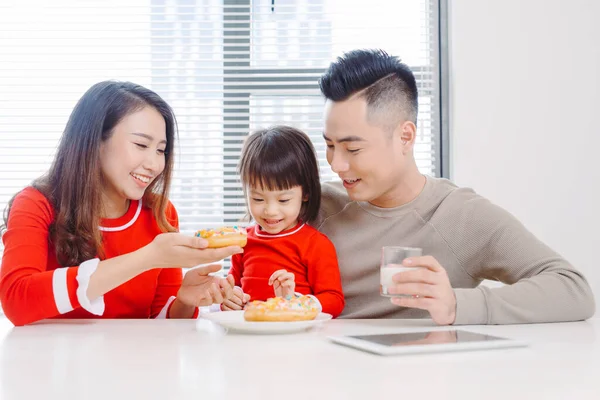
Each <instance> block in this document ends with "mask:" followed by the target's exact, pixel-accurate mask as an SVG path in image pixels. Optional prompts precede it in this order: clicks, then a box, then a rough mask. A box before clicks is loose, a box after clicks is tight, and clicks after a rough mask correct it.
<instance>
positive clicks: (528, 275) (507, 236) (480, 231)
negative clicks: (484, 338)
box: [436, 189, 595, 324]
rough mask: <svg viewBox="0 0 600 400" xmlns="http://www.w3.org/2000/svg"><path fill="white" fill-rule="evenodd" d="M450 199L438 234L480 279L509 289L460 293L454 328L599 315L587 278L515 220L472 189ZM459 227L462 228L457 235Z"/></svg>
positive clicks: (453, 195) (466, 267) (562, 319)
mask: <svg viewBox="0 0 600 400" xmlns="http://www.w3.org/2000/svg"><path fill="white" fill-rule="evenodd" d="M449 197H451V198H448V199H447V200H446V201H449V202H451V203H453V202H456V203H455V204H454V205H452V204H450V207H449V209H454V212H452V213H451V214H452V215H453V216H452V217H450V218H448V216H449V215H450V214H448V215H447V216H446V217H447V218H446V220H445V221H444V223H440V224H439V226H437V227H436V228H438V230H439V231H440V234H442V236H443V237H444V238H445V240H446V241H447V243H448V245H449V246H450V248H451V249H452V251H453V252H454V253H455V254H456V256H457V258H458V260H459V262H460V263H461V265H462V266H463V268H464V269H465V271H466V272H467V273H468V274H470V275H471V276H472V277H473V278H475V279H491V280H497V281H500V282H503V283H505V284H506V285H507V286H504V287H500V288H488V287H484V286H480V287H477V288H474V289H455V290H454V291H455V294H456V301H457V306H456V321H455V324H512V323H532V322H559V321H577V320H583V319H586V318H590V317H591V316H592V315H594V312H595V302H594V296H593V294H592V290H591V288H590V286H589V284H588V282H587V281H586V279H585V278H584V276H583V275H582V274H581V273H580V272H579V271H577V270H576V269H575V268H574V267H573V266H572V265H570V264H569V263H568V262H567V261H566V260H565V259H564V258H562V257H561V256H560V255H558V254H557V253H556V252H555V251H553V250H552V249H550V248H549V247H548V246H546V245H545V244H544V243H542V242H541V241H540V240H539V239H537V238H536V237H535V236H534V235H533V234H532V233H531V232H529V231H528V230H527V229H526V228H525V227H524V226H523V225H522V224H521V223H520V222H519V221H518V220H517V219H516V218H515V217H514V216H512V215H511V214H510V213H508V212H507V211H505V210H503V209H502V208H500V207H498V206H496V205H494V204H492V203H491V202H489V201H488V200H486V199H484V198H482V197H480V196H477V195H475V194H474V193H472V192H471V191H469V190H464V189H459V190H457V191H456V192H454V193H453V194H452V195H451V196H449ZM456 227H461V228H460V229H461V231H459V232H457V231H456Z"/></svg>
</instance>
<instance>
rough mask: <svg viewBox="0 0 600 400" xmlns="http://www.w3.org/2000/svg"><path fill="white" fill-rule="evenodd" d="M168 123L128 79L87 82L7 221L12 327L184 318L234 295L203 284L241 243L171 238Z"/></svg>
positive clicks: (226, 287)
mask: <svg viewBox="0 0 600 400" xmlns="http://www.w3.org/2000/svg"><path fill="white" fill-rule="evenodd" d="M175 125H176V122H175V118H174V115H173V112H172V110H171V108H170V107H169V105H168V104H166V103H165V101H164V100H162V99H161V98H160V97H159V96H158V95H157V94H156V93H154V92H152V91H150V90H148V89H146V88H144V87H142V86H139V85H135V84H133V83H130V82H115V81H107V82H101V83H98V84H96V85H94V86H92V87H91V88H90V89H89V90H88V91H87V92H86V93H85V94H84V95H83V97H82V98H81V99H80V100H79V102H78V103H77V105H76V106H75V109H74V110H73V112H72V114H71V116H70V118H69V121H68V123H67V126H66V128H65V131H64V133H63V136H62V138H61V141H60V144H59V147H58V150H57V154H56V158H55V159H54V162H53V164H52V166H51V168H50V170H49V171H48V173H47V174H46V175H44V176H43V177H41V178H39V179H37V180H35V181H34V182H33V184H32V186H30V187H27V188H25V189H24V190H23V191H21V192H20V193H18V194H17V195H16V196H15V197H14V198H13V199H12V200H11V202H10V203H9V206H8V208H7V212H6V214H5V226H4V229H3V235H2V239H3V242H4V246H5V249H4V254H3V257H2V267H1V270H0V301H1V302H2V307H3V309H4V312H5V314H6V316H7V317H8V318H9V319H10V320H11V321H12V322H13V323H14V324H15V325H24V324H27V323H31V322H35V321H38V320H41V319H45V318H54V317H62V318H92V317H103V318H156V317H167V318H191V317H195V316H196V315H197V312H198V311H197V310H198V309H197V307H199V306H204V305H210V304H213V303H217V304H220V303H222V302H223V301H224V300H225V299H228V298H229V297H231V295H232V289H233V280H232V279H231V278H228V279H220V278H217V277H213V276H209V275H208V274H209V273H210V272H215V271H218V270H219V269H220V266H219V265H210V266H207V267H202V268H197V269H194V270H190V271H188V273H187V274H186V275H185V278H184V277H183V276H182V275H183V274H182V269H181V268H182V267H185V268H189V267H193V266H196V265H199V264H206V263H210V262H214V261H217V260H220V259H223V258H225V257H228V256H231V255H232V254H236V253H239V252H241V251H242V250H241V248H239V247H229V248H223V249H207V248H206V246H207V243H206V241H205V240H203V239H200V238H197V237H191V236H189V237H188V236H185V235H182V234H179V233H177V228H178V219H177V212H176V211H175V208H174V207H173V205H172V204H171V203H170V202H169V200H168V188H169V184H170V180H171V174H172V170H173V148H174V140H175Z"/></svg>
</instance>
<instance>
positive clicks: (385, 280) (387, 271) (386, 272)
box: [379, 265, 416, 296]
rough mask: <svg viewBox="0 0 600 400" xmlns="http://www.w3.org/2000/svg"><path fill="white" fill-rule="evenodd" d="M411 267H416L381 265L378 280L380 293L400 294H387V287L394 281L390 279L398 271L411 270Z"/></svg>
mask: <svg viewBox="0 0 600 400" xmlns="http://www.w3.org/2000/svg"><path fill="white" fill-rule="evenodd" d="M413 269H416V268H413V267H399V266H397V265H394V266H393V267H388V266H384V267H382V268H381V275H380V281H379V283H380V284H381V294H383V295H387V296H400V295H389V294H388V292H387V287H388V286H392V285H393V284H394V281H393V279H392V277H393V276H394V275H396V274H397V273H399V272H404V271H411V270H413Z"/></svg>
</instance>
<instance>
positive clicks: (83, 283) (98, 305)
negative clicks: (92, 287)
mask: <svg viewBox="0 0 600 400" xmlns="http://www.w3.org/2000/svg"><path fill="white" fill-rule="evenodd" d="M99 262H100V260H99V259H98V258H94V259H91V260H87V261H84V262H82V263H81V264H80V265H79V270H78V271H77V284H78V286H77V300H79V305H80V306H81V308H83V309H84V310H86V311H88V312H90V313H92V314H94V315H103V314H104V295H102V296H100V297H98V298H97V299H95V300H94V301H90V299H88V297H87V290H88V286H89V283H90V277H91V276H92V274H93V273H94V272H96V268H98V263H99Z"/></svg>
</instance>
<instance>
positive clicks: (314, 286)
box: [229, 224, 344, 318]
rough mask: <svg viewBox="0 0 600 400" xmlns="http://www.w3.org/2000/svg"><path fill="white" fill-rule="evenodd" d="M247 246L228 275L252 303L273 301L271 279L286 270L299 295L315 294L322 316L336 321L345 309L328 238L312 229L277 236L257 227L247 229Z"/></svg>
mask: <svg viewBox="0 0 600 400" xmlns="http://www.w3.org/2000/svg"><path fill="white" fill-rule="evenodd" d="M246 229H247V231H248V244H247V245H246V246H245V247H244V252H243V253H242V254H236V255H234V256H232V258H231V263H232V266H231V270H230V271H229V273H230V274H231V275H233V277H234V278H235V283H236V285H238V286H241V288H242V290H243V291H244V293H247V294H249V295H250V299H251V300H262V301H264V300H266V299H268V298H269V297H274V296H275V293H274V291H273V286H269V278H270V277H271V275H272V274H273V272H275V271H277V270H280V269H285V270H287V271H288V272H292V273H294V276H295V282H296V292H299V293H302V294H312V295H314V296H315V297H316V298H317V299H318V300H319V301H320V302H321V306H322V307H323V312H326V313H329V314H331V315H333V317H334V318H335V317H337V316H338V315H340V314H341V312H342V310H343V309H344V294H343V293H342V283H341V280H340V270H339V268H338V262H337V257H336V254H335V248H334V247H333V244H332V243H331V242H330V241H329V239H328V238H327V236H325V235H323V234H322V233H321V232H319V231H317V230H316V229H314V228H313V227H311V226H309V225H305V224H298V225H296V226H295V227H293V228H291V229H289V230H287V231H284V232H281V233H279V234H276V235H271V234H268V233H266V232H264V231H262V230H261V229H260V227H259V226H258V225H253V226H250V227H248V228H246Z"/></svg>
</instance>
